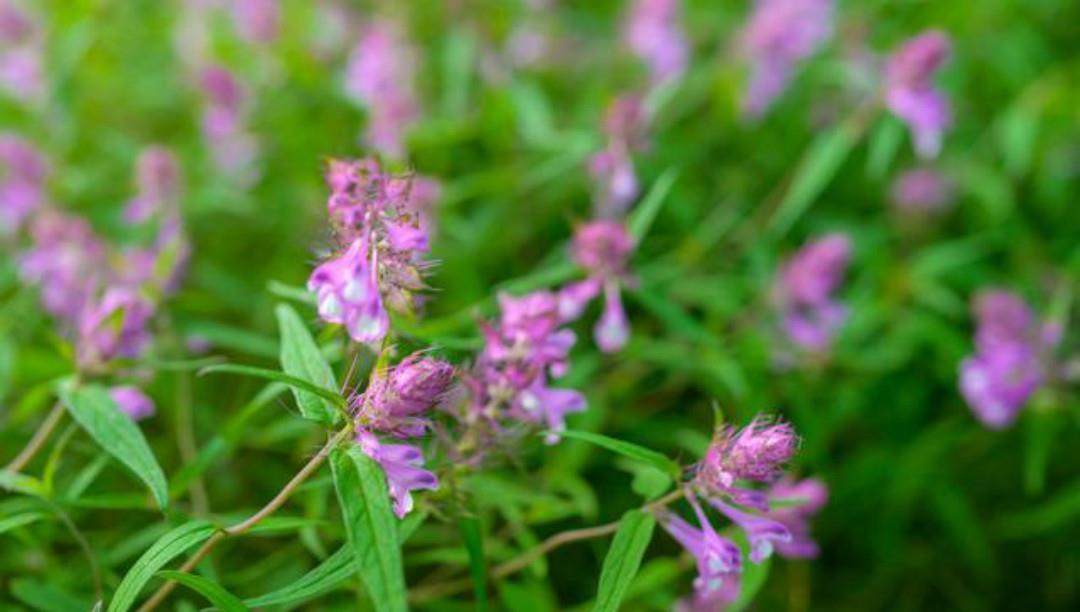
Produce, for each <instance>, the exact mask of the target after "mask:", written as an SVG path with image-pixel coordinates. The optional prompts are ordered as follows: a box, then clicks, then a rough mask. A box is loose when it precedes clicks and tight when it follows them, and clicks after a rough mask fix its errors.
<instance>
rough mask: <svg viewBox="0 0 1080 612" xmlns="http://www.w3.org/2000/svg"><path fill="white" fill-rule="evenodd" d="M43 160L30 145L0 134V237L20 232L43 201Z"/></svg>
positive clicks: (46, 169)
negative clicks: (27, 219)
mask: <svg viewBox="0 0 1080 612" xmlns="http://www.w3.org/2000/svg"><path fill="white" fill-rule="evenodd" d="M47 172H48V166H47V164H46V163H45V159H44V158H43V157H42V156H41V154H40V153H39V152H38V151H37V149H35V148H34V146H33V145H32V144H30V142H28V141H27V140H25V139H23V138H22V137H20V136H17V135H15V134H12V133H9V132H3V133H0V237H3V236H9V235H11V234H14V233H15V232H17V231H19V229H20V228H21V227H22V225H23V222H24V221H25V220H26V218H27V217H28V216H29V215H30V214H31V213H33V212H34V211H36V210H37V209H39V208H40V207H41V206H42V204H44V202H45V184H44V183H45V176H46V174H47Z"/></svg>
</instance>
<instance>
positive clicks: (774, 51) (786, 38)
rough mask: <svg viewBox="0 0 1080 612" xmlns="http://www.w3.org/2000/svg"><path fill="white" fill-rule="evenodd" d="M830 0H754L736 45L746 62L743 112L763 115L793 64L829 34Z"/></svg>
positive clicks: (831, 9) (809, 54)
mask: <svg viewBox="0 0 1080 612" xmlns="http://www.w3.org/2000/svg"><path fill="white" fill-rule="evenodd" d="M832 20H833V8H832V2H831V0H757V1H756V2H755V3H754V11H753V13H752V14H751V15H750V18H749V19H748V21H747V22H746V25H745V26H743V30H742V33H741V34H740V36H739V44H740V48H741V51H742V53H743V55H744V56H745V57H746V58H747V60H748V61H749V62H750V70H751V74H750V83H749V85H748V87H747V90H746V94H745V95H744V96H743V112H744V113H746V114H747V115H749V116H751V117H759V116H761V115H763V114H764V113H765V111H767V110H768V109H769V107H770V106H771V105H772V103H773V102H774V101H775V100H776V98H777V97H779V96H780V94H782V93H783V92H784V89H786V88H787V84H788V81H789V80H790V79H791V75H792V72H793V71H794V68H795V65H796V64H798V63H799V62H800V61H802V60H804V59H806V58H808V57H810V56H811V55H813V54H814V52H815V51H817V50H818V48H820V47H821V45H822V44H824V43H825V41H827V40H828V39H829V37H830V36H831V35H832Z"/></svg>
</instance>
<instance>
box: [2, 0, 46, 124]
mask: <svg viewBox="0 0 1080 612" xmlns="http://www.w3.org/2000/svg"><path fill="white" fill-rule="evenodd" d="M42 58H43V40H42V36H41V28H40V26H39V24H38V23H37V22H36V21H35V20H34V19H33V18H32V17H31V16H30V15H29V14H28V13H26V12H24V11H23V10H22V9H21V8H20V7H19V6H18V5H17V4H16V3H15V2H14V1H12V0H0V91H3V92H5V93H7V94H8V95H9V96H11V97H12V98H15V99H16V100H18V101H20V102H22V103H24V104H29V103H32V102H37V101H39V100H41V99H42V98H43V97H44V94H45V80H44V76H43V73H42V71H43V68H42V62H43V59H42Z"/></svg>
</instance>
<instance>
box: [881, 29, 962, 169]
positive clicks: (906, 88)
mask: <svg viewBox="0 0 1080 612" xmlns="http://www.w3.org/2000/svg"><path fill="white" fill-rule="evenodd" d="M950 53H951V44H950V42H949V37H948V36H947V35H946V34H945V33H944V32H942V31H940V30H929V31H926V32H923V33H922V34H919V35H918V36H915V37H914V38H911V39H910V40H908V41H906V42H904V43H903V44H902V45H900V47H899V48H898V49H896V50H895V51H893V53H892V55H890V56H889V58H888V61H887V62H886V64H885V92H884V96H885V105H886V106H887V107H888V108H889V110H890V111H892V112H893V113H894V114H895V115H896V116H897V117H899V118H900V119H902V120H903V121H904V122H905V123H907V125H908V128H909V129H910V130H911V133H912V136H913V138H914V141H915V151H916V152H917V153H918V154H919V155H920V156H921V157H924V158H932V157H936V156H937V154H938V152H939V151H940V150H941V139H942V133H943V132H944V131H945V129H946V128H948V127H949V125H950V124H951V123H952V109H951V107H950V104H949V99H948V98H947V97H946V96H945V95H944V94H943V93H941V92H940V91H938V90H937V89H936V88H935V87H934V75H935V74H936V73H937V71H938V70H939V69H940V68H941V66H942V64H944V63H945V62H946V61H947V60H948V59H949V55H950Z"/></svg>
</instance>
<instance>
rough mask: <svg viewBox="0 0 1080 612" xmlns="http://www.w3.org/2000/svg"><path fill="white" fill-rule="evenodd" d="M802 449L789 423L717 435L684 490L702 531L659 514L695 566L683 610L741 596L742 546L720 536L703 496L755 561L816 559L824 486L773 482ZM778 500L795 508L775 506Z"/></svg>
mask: <svg viewBox="0 0 1080 612" xmlns="http://www.w3.org/2000/svg"><path fill="white" fill-rule="evenodd" d="M797 447H798V437H797V436H796V435H795V431H794V430H793V429H792V428H791V426H790V425H788V424H787V423H785V422H783V421H775V420H771V419H768V418H765V417H761V416H759V417H756V418H755V419H754V420H753V421H752V422H751V423H750V424H749V425H747V426H746V427H744V428H742V429H738V428H735V427H733V426H725V427H722V428H720V429H719V430H718V431H717V432H716V435H715V436H714V438H713V441H712V443H711V444H710V445H709V448H708V450H707V451H706V454H705V457H704V458H703V459H702V461H701V462H700V463H699V464H698V465H697V466H696V468H695V470H694V478H693V480H692V482H691V483H690V484H689V485H688V486H687V487H686V489H685V490H684V494H685V495H686V499H687V501H688V502H689V504H690V506H691V508H692V509H693V510H694V514H695V516H696V518H697V522H698V524H699V527H694V526H692V525H691V524H689V523H688V522H686V521H685V520H683V519H681V518H679V517H678V516H675V515H674V514H673V513H670V512H663V513H661V515H660V524H661V526H663V527H664V529H665V530H666V531H667V532H668V533H670V534H671V535H672V537H674V538H675V539H676V540H677V541H678V542H679V543H680V544H682V545H683V547H684V548H686V550H687V551H688V552H689V553H690V554H691V555H692V556H693V557H694V559H695V560H696V561H697V567H698V577H697V579H695V581H694V594H693V596H692V597H690V598H688V599H687V600H685V601H683V602H682V603H681V604H680V607H679V609H680V610H716V609H722V608H723V606H725V605H728V604H730V603H731V602H732V601H734V600H735V598H736V597H738V593H739V575H740V574H741V572H742V569H743V566H742V558H741V552H740V550H739V547H738V546H737V545H736V544H735V543H734V542H733V541H731V540H730V539H728V538H725V537H723V536H720V535H719V534H718V533H717V532H716V530H715V529H714V528H713V526H712V524H711V523H710V522H709V518H708V516H707V514H706V512H705V510H704V509H703V508H702V505H701V502H700V501H699V498H700V499H703V500H704V501H706V502H707V503H708V505H710V506H712V508H713V509H715V510H717V511H718V512H720V513H721V514H722V515H724V516H725V517H726V518H727V519H728V520H730V521H732V522H733V523H734V524H735V525H736V526H738V527H739V528H740V529H741V530H742V531H743V532H744V533H745V534H746V537H747V540H748V542H749V546H750V551H749V555H748V556H749V559H750V562H752V563H761V562H763V561H764V560H765V559H767V558H768V557H769V556H770V555H771V554H772V553H773V551H774V550H775V551H777V552H779V553H780V554H782V555H785V556H790V557H805V556H812V555H813V554H816V550H817V549H816V544H815V543H814V542H813V540H812V539H810V536H809V523H808V520H809V517H810V516H811V515H813V514H815V513H817V512H818V511H819V510H820V509H821V507H822V506H823V505H824V503H825V498H826V496H827V491H826V489H825V487H824V485H823V484H822V483H820V482H819V481H816V480H805V481H802V482H800V483H792V482H791V481H790V480H783V481H780V482H776V481H777V479H779V478H780V477H781V476H782V475H783V472H784V465H785V464H786V463H787V462H788V461H789V460H790V459H791V457H792V456H793V455H794V454H795V451H796V449H797ZM750 483H765V484H771V483H775V484H772V486H771V487H770V488H769V489H768V490H766V491H760V490H757V489H753V488H749V485H750ZM778 500H783V501H784V502H785V503H787V504H792V505H787V506H780V507H775V508H774V507H772V502H774V501H778Z"/></svg>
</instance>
